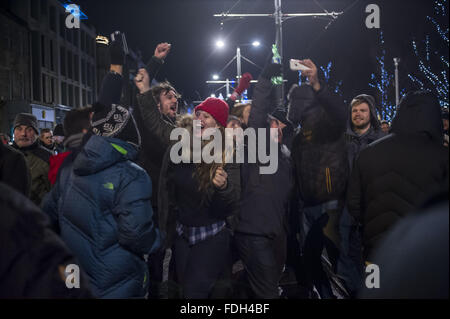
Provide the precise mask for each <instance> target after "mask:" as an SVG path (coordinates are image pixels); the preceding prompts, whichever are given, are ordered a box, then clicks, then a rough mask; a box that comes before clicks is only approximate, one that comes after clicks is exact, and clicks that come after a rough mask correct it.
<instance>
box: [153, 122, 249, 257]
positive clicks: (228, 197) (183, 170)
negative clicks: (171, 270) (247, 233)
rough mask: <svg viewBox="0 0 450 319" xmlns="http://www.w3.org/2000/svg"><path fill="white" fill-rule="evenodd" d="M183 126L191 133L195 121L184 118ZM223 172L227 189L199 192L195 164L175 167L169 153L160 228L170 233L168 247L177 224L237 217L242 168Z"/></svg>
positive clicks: (162, 181)
mask: <svg viewBox="0 0 450 319" xmlns="http://www.w3.org/2000/svg"><path fill="white" fill-rule="evenodd" d="M180 127H183V128H186V129H188V130H189V131H192V118H184V119H183V121H180ZM224 170H225V171H226V172H227V174H228V181H227V187H226V188H225V189H223V190H218V189H215V188H214V187H213V185H211V187H209V188H208V189H207V191H204V192H200V191H199V190H198V186H199V184H198V182H197V179H196V178H195V177H194V176H193V173H194V171H195V164H188V163H186V164H185V163H179V164H174V163H172V161H171V159H170V148H169V149H168V150H167V152H166V154H165V156H164V160H163V166H162V168H161V176H160V183H159V198H158V216H159V227H160V229H161V230H162V231H164V232H165V233H166V234H167V241H166V244H165V246H166V247H167V248H168V247H170V246H171V245H172V243H173V240H174V235H175V227H176V221H178V222H179V223H181V224H183V225H185V226H190V227H199V226H208V225H212V224H214V223H217V222H220V221H225V220H227V219H228V218H229V217H231V216H235V215H237V214H238V212H239V198H240V193H241V180H240V170H239V165H238V164H234V163H230V164H226V165H225V166H224Z"/></svg>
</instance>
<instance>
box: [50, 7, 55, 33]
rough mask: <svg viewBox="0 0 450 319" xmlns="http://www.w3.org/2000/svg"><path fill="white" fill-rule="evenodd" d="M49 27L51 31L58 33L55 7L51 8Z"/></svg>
mask: <svg viewBox="0 0 450 319" xmlns="http://www.w3.org/2000/svg"><path fill="white" fill-rule="evenodd" d="M49 25H50V30H52V31H54V32H56V8H55V7H54V6H50V15H49Z"/></svg>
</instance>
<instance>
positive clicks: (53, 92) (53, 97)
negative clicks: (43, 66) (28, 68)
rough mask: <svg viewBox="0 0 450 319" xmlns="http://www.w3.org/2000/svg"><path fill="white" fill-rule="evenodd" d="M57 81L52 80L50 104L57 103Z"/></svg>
mask: <svg viewBox="0 0 450 319" xmlns="http://www.w3.org/2000/svg"><path fill="white" fill-rule="evenodd" d="M55 81H56V80H55V79H54V78H50V102H49V103H53V102H54V101H55V95H56V92H55Z"/></svg>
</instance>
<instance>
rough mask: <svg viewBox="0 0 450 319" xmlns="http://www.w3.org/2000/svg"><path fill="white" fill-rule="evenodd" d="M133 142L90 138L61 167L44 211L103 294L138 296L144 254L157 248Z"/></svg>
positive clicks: (142, 289)
mask: <svg viewBox="0 0 450 319" xmlns="http://www.w3.org/2000/svg"><path fill="white" fill-rule="evenodd" d="M136 157H137V150H136V148H135V147H134V146H132V145H131V144H129V143H126V142H124V141H121V140H119V139H115V138H106V137H99V136H95V135H94V136H91V137H90V138H89V140H88V141H87V143H86V144H85V145H84V147H83V148H82V150H81V152H80V153H79V154H78V155H76V158H75V160H74V161H71V160H67V159H66V161H65V162H64V164H63V165H62V166H61V168H60V172H59V175H60V176H59V179H58V182H57V183H56V184H55V186H54V187H53V189H52V191H51V192H50V194H49V195H48V197H46V199H45V201H44V203H43V210H44V211H45V212H46V213H47V214H48V215H49V216H50V217H51V220H52V221H53V223H57V224H59V228H60V230H61V237H62V238H63V240H64V241H65V243H66V244H67V245H68V246H69V248H70V249H71V250H72V251H73V252H74V254H75V255H76V256H77V257H78V259H79V260H80V262H81V265H82V266H83V268H84V269H85V271H86V273H87V275H88V276H89V278H90V281H91V284H92V289H93V293H94V294H95V295H96V296H98V297H102V298H130V297H143V296H144V295H145V293H146V288H147V285H148V279H149V278H148V269H147V265H146V263H145V261H144V258H143V256H144V254H151V253H152V252H154V251H155V250H156V249H158V248H159V246H160V234H159V231H158V230H157V229H156V228H155V226H154V224H153V221H152V214H153V212H152V207H151V204H150V194H151V191H152V188H151V181H150V179H149V177H148V175H147V173H145V171H144V170H143V169H142V168H140V167H139V166H137V165H136V164H134V163H133V162H132V160H135V159H136Z"/></svg>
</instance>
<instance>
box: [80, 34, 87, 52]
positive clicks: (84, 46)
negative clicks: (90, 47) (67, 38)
mask: <svg viewBox="0 0 450 319" xmlns="http://www.w3.org/2000/svg"><path fill="white" fill-rule="evenodd" d="M80 38H81V39H80V41H81V51H83V52H86V33H85V32H84V31H83V30H81V33H80Z"/></svg>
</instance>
